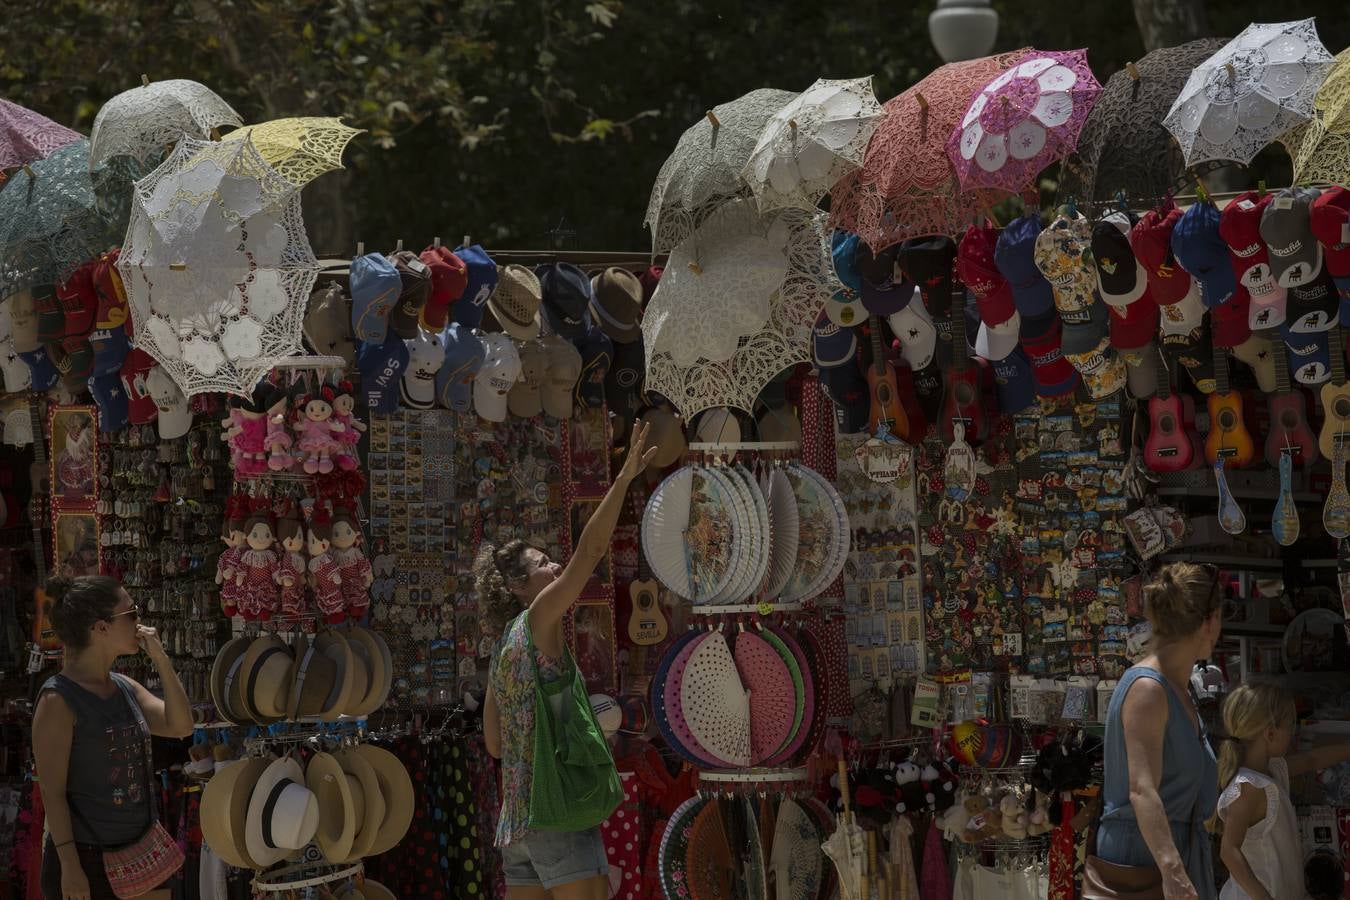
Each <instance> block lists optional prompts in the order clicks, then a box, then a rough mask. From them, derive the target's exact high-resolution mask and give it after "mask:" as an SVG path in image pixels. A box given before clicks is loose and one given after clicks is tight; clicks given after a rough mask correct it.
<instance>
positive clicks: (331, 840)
mask: <svg viewBox="0 0 1350 900" xmlns="http://www.w3.org/2000/svg"><path fill="white" fill-rule="evenodd" d="M305 784H306V785H307V786H308V787H309V789H310V790H311V791H313V792H314V796H315V797H316V798H318V801H319V830H318V833H317V834H315V836H314V839H315V841H316V842H317V843H318V845H319V851H320V852H321V853H323V857H324V859H326V860H328V861H329V862H343V861H345V860H346V859H348V858H349V857H350V856H351V854H352V843H353V842H354V841H355V839H356V809H355V807H354V806H353V805H352V792H351V787H350V786H349V785H348V784H347V774H346V773H345V772H344V771H342V766H341V765H340V764H339V763H338V761H337V759H336V758H335V757H333V756H332V755H331V754H328V753H316V754H314V756H313V757H311V758H310V761H309V766H308V768H306V769H305Z"/></svg>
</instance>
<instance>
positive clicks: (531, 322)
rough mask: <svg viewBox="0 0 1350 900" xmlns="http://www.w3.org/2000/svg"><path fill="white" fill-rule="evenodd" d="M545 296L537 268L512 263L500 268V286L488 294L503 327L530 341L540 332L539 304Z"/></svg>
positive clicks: (488, 303)
mask: <svg viewBox="0 0 1350 900" xmlns="http://www.w3.org/2000/svg"><path fill="white" fill-rule="evenodd" d="M543 300H544V293H543V287H542V286H541V285H540V284H539V279H538V278H537V277H536V276H535V274H534V272H532V271H531V270H529V269H527V268H525V267H524V266H519V265H510V266H506V267H504V268H502V269H500V270H499V273H498V276H497V289H496V290H495V291H493V292H492V296H491V297H489V298H488V301H487V308H488V309H489V310H491V311H492V314H493V315H494V316H496V317H497V322H498V324H500V325H501V327H502V330H503V331H505V332H506V333H507V334H509V335H510V336H511V337H513V338H515V339H516V340H518V341H528V340H530V339H531V338H536V337H538V336H539V306H540V304H541V303H542V302H543Z"/></svg>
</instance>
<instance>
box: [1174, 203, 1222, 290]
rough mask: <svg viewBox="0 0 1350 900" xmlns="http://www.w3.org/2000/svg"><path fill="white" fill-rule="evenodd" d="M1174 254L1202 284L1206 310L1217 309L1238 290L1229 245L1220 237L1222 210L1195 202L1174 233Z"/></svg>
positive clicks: (1182, 216) (1201, 288)
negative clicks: (1220, 215) (1220, 214)
mask: <svg viewBox="0 0 1350 900" xmlns="http://www.w3.org/2000/svg"><path fill="white" fill-rule="evenodd" d="M1172 255H1173V256H1175V257H1176V260H1177V262H1178V263H1180V264H1181V267H1182V268H1183V269H1185V270H1186V271H1187V272H1190V273H1191V277H1192V278H1193V279H1195V280H1196V281H1197V282H1199V284H1200V300H1201V302H1202V303H1204V305H1205V307H1206V308H1212V307H1215V306H1218V305H1219V304H1220V303H1222V302H1224V301H1225V300H1227V299H1228V298H1229V297H1230V296H1231V295H1232V293H1233V291H1235V290H1237V276H1236V275H1234V274H1233V263H1232V259H1231V256H1230V254H1229V251H1228V244H1227V243H1226V242H1225V241H1224V239H1223V236H1222V235H1220V234H1219V211H1218V210H1217V209H1215V208H1214V206H1213V204H1210V203H1195V204H1192V205H1191V206H1190V207H1188V208H1187V210H1186V211H1185V212H1184V213H1182V215H1181V219H1180V221H1178V222H1177V227H1176V228H1175V229H1173V231H1172Z"/></svg>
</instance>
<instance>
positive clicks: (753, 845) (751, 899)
mask: <svg viewBox="0 0 1350 900" xmlns="http://www.w3.org/2000/svg"><path fill="white" fill-rule="evenodd" d="M741 809H742V815H743V816H744V817H745V831H746V843H747V844H748V845H749V854H748V857H749V858H748V859H747V860H746V864H745V896H746V900H765V898H766V897H767V896H768V881H769V877H768V873H767V872H765V870H764V845H763V844H761V843H760V839H759V828H758V827H757V826H758V821H757V820H756V818H755V807H754V804H752V803H751V802H750V798H749V797H742V798H741Z"/></svg>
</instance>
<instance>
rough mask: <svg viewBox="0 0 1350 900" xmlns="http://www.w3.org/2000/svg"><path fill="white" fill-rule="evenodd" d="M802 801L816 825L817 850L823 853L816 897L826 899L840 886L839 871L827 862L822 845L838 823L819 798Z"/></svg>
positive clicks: (807, 798) (806, 798)
mask: <svg viewBox="0 0 1350 900" xmlns="http://www.w3.org/2000/svg"><path fill="white" fill-rule="evenodd" d="M800 802H801V806H802V809H804V810H806V813H807V815H808V816H810V818H811V821H812V822H813V823H814V824H815V826H816V852H817V853H820V855H821V859H820V868H821V872H820V876H821V877H820V888H819V889H818V891H817V893H816V897H817V898H819V900H826V898H828V897H833V896H834V894H835V888H837V887H838V886H839V871H838V870H837V869H836V868H835V867H834V866H830V865H826V864H825V854H824V851H822V850H821V849H820V845H821V844H822V843H824V841H825V839H826V838H827V837H829V836H830V835H831V834H833V833H834V829H835V825H836V823H835V820H834V816H832V815H831V814H830V810H829V809H828V808H827V807H826V806H825V804H824V803H822V802H820V800H818V799H817V798H815V797H803V798H802V800H801V801H800Z"/></svg>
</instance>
